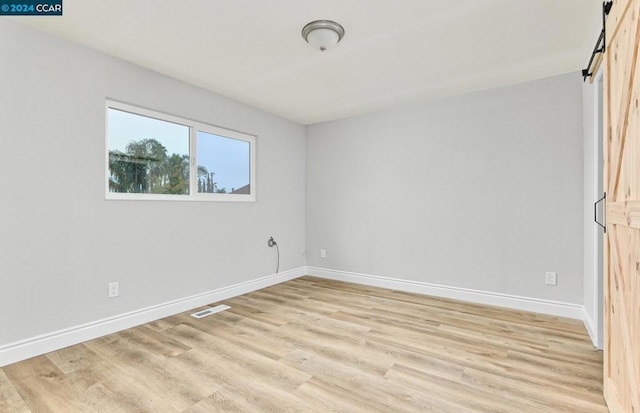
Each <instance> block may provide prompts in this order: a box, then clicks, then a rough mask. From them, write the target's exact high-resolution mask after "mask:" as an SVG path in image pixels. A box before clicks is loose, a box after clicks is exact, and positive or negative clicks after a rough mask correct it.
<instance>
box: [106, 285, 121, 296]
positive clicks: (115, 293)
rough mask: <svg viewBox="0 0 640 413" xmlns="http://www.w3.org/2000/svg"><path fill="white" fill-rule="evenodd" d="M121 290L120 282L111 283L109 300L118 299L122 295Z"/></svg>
mask: <svg viewBox="0 0 640 413" xmlns="http://www.w3.org/2000/svg"><path fill="white" fill-rule="evenodd" d="M119 290H120V288H119V286H118V281H114V282H112V283H109V298H114V297H117V296H118V294H120V291H119Z"/></svg>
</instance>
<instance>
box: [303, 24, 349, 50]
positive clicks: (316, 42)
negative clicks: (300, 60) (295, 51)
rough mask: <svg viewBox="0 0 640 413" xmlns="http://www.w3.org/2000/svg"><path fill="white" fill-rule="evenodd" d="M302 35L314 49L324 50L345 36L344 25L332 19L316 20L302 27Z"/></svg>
mask: <svg viewBox="0 0 640 413" xmlns="http://www.w3.org/2000/svg"><path fill="white" fill-rule="evenodd" d="M302 37H303V38H304V40H306V41H307V43H309V44H310V45H311V46H313V48H314V49H319V50H320V51H322V52H324V51H325V50H327V49H329V48H330V47H333V46H335V45H336V44H338V42H339V41H340V40H342V38H343V37H344V27H342V26H341V25H339V24H338V23H336V22H334V21H331V20H315V21H312V22H311V23H309V24H307V25H306V26H304V27H303V28H302Z"/></svg>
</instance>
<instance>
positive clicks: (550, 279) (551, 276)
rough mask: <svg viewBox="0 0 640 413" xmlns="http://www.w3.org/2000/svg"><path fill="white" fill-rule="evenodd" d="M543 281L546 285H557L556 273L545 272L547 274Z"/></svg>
mask: <svg viewBox="0 0 640 413" xmlns="http://www.w3.org/2000/svg"><path fill="white" fill-rule="evenodd" d="M545 283H546V284H547V285H558V273H555V272H547V276H546V278H545Z"/></svg>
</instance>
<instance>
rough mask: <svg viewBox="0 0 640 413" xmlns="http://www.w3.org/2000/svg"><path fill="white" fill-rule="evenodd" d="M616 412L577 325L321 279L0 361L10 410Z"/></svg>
mask: <svg viewBox="0 0 640 413" xmlns="http://www.w3.org/2000/svg"><path fill="white" fill-rule="evenodd" d="M218 304H226V305H229V306H230V307H231V308H230V309H228V310H226V311H223V312H220V313H216V314H213V315H210V316H208V317H205V318H202V319H195V318H193V317H191V316H190V314H191V313H193V312H196V311H198V310H202V309H205V308H210V307H213V306H215V305H218ZM606 411H607V409H606V406H605V404H604V400H603V398H602V353H600V352H598V351H595V350H594V349H593V347H592V346H591V344H590V341H589V338H588V335H587V334H586V331H585V329H584V326H582V325H581V323H580V322H578V321H576V320H568V319H563V318H559V317H550V316H545V315H540V314H535V313H528V312H524V311H513V310H506V309H501V308H497V307H490V306H483V305H478V304H469V303H464V302H460V301H455V300H450V299H442V298H434V297H428V296H424V295H419V294H411V293H407V292H402V291H395V290H386V289H382V288H376V287H369V286H361V285H356V284H349V283H343V282H338V281H332V280H326V279H320V278H314V277H302V278H298V279H295V280H291V281H288V282H285V283H282V284H278V285H275V286H272V287H269V288H266V289H263V290H260V291H255V292H252V293H249V294H245V295H243V296H239V297H234V298H231V299H229V300H225V301H224V302H220V303H212V304H211V305H209V306H203V307H200V308H198V309H194V310H192V311H188V312H185V313H181V314H177V315H175V316H171V317H167V318H165V319H162V320H157V321H154V322H151V323H148V324H145V325H142V326H139V327H135V328H132V329H128V330H125V331H121V332H119V333H115V334H111V335H108V336H105V337H101V338H98V339H95V340H91V341H88V342H86V343H82V344H78V345H76V346H71V347H69V348H66V349H62V350H59V351H55V352H52V353H49V354H46V355H43V356H39V357H35V358H32V359H29V360H25V361H23V362H19V363H15V364H12V365H9V366H5V367H3V368H1V369H0V412H2V413H4V412H7V413H36V412H38V413H40V412H45V413H46V412H55V413H58V412H63V413H75V412H79V413H85V412H87V413H88V412H91V413H99V412H109V413H121V412H123V413H128V412H136V413H137V412H154V413H156V412H159V413H204V412H206V413H210V412H251V413H254V412H345V413H347V412H348V413H359V412H363V413H370V412H374V413H375V412H407V413H411V412H442V413H478V412H485V413H489V412H490V413H500V412H505V413H507V412H508V413H512V412H518V413H529V412H531V413H533V412H551V413H553V412H580V413H592V412H593V413H601V412H606Z"/></svg>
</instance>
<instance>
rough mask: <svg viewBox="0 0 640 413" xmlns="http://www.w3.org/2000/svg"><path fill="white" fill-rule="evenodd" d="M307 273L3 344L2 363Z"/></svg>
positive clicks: (249, 283)
mask: <svg viewBox="0 0 640 413" xmlns="http://www.w3.org/2000/svg"><path fill="white" fill-rule="evenodd" d="M303 275H306V267H300V268H296V269H293V270H289V271H285V272H281V273H279V274H274V275H268V276H266V277H261V278H257V279H255V280H251V281H247V282H243V283H239V284H235V285H231V286H229V287H223V288H218V289H216V290H212V291H207V292H205V293H201V294H196V295H193V296H191V297H185V298H181V299H179V300H174V301H170V302H167V303H163V304H158V305H155V306H151V307H147V308H143V309H140V310H136V311H131V312H128V313H125V314H120V315H117V316H114V317H110V318H105V319H102V320H98V321H94V322H91V323H88V324H83V325H79V326H75V327H71V328H66V329H63V330H59V331H54V332H51V333H47V334H43V335H40V336H37V337H33V338H30V339H26V340H22V341H19V342H15V343H10V344H6V345H3V346H0V367H2V366H6V365H8V364H11V363H15V362H18V361H21V360H26V359H28V358H31V357H35V356H38V355H41V354H45V353H48V352H51V351H55V350H59V349H61V348H65V347H68V346H71V345H74V344H78V343H82V342H84V341H87V340H92V339H94V338H98V337H102V336H104V335H107V334H111V333H115V332H117V331H121V330H124V329H127V328H131V327H135V326H138V325H141V324H145V323H149V322H151V321H155V320H158V319H161V318H164V317H168V316H171V315H174V314H178V313H182V312H184V311H187V310H191V309H193V308H196V307H201V306H204V305H208V304H211V303H215V302H219V301H222V300H226V299H229V298H231V297H236V296H238V295H242V294H246V293H250V292H252V291H256V290H259V289H261V288H266V287H269V286H271V285H275V284H279V283H282V282H285V281H289V280H292V279H294V278H298V277H301V276H303Z"/></svg>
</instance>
